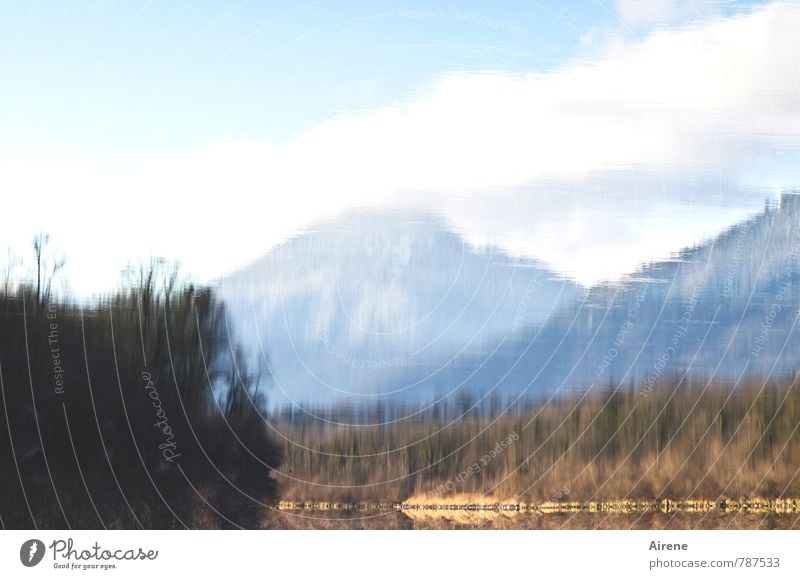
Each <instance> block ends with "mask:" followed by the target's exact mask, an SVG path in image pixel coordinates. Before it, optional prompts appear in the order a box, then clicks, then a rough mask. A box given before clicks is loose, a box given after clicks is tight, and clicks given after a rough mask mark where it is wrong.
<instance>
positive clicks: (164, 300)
mask: <svg viewBox="0 0 800 579" xmlns="http://www.w3.org/2000/svg"><path fill="white" fill-rule="evenodd" d="M37 256H38V257H40V256H41V253H40V252H37ZM37 263H38V264H39V267H38V268H37V273H38V274H37V275H36V276H35V277H34V279H33V281H32V282H30V283H25V284H11V283H9V281H8V279H7V280H6V284H5V287H4V288H2V290H1V291H0V378H1V381H0V386H1V388H0V394H1V395H0V489H2V492H0V523H2V526H3V527H4V528H58V529H63V528H126V529H128V528H184V527H189V528H220V527H221V528H235V527H239V526H242V527H258V526H260V525H262V524H264V521H263V518H264V513H265V512H268V507H269V506H271V505H272V504H273V503H274V502H275V500H276V491H277V489H276V485H275V481H274V480H273V479H272V478H271V477H270V472H271V470H272V469H273V468H275V467H276V466H277V465H278V463H279V459H280V450H279V448H278V446H277V445H276V444H275V443H274V442H273V441H272V440H271V439H270V438H269V436H268V435H267V432H266V428H265V427H264V421H263V419H262V417H261V415H260V414H259V412H260V411H259V408H260V407H263V400H262V398H261V395H260V393H259V392H258V390H257V387H256V384H257V382H258V381H257V380H256V379H255V377H254V376H252V375H251V374H249V373H248V371H247V369H246V368H245V367H244V364H243V363H242V360H241V356H240V355H239V354H238V352H237V349H236V347H235V346H233V345H232V344H231V342H230V339H229V336H230V335H232V332H233V330H232V329H230V330H229V328H228V320H227V319H226V315H225V309H224V306H223V305H222V303H221V302H220V301H219V300H218V299H217V298H216V297H215V295H214V293H213V291H212V290H211V289H209V288H206V287H202V288H201V287H195V286H192V285H186V284H182V283H181V282H180V281H179V279H178V277H177V275H176V274H175V273H174V272H172V271H168V270H166V269H165V268H164V267H162V266H161V265H159V264H158V263H153V264H152V267H150V268H145V269H143V270H142V271H141V272H140V273H139V274H138V275H137V276H136V277H135V279H134V278H133V277H132V276H129V279H128V282H127V283H126V284H125V287H123V288H122V289H120V290H118V291H116V292H115V293H113V295H108V296H106V297H103V298H99V299H97V300H95V301H94V302H93V303H92V304H90V305H86V304H77V303H71V302H69V301H67V300H66V299H56V298H54V297H52V292H51V291H50V282H49V281H47V282H46V283H45V282H43V277H46V276H45V275H43V270H42V266H41V260H37ZM47 271H48V270H45V271H44V273H45V274H46V273H47Z"/></svg>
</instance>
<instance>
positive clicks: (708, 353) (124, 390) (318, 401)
mask: <svg viewBox="0 0 800 579" xmlns="http://www.w3.org/2000/svg"><path fill="white" fill-rule="evenodd" d="M798 232H800V201H798V196H796V195H791V194H786V195H784V196H783V197H782V198H781V200H780V202H779V203H777V204H774V205H770V204H769V203H768V204H767V205H766V207H765V209H764V211H763V212H760V213H758V214H756V215H754V216H753V217H752V218H750V219H748V220H746V221H744V222H742V223H739V224H737V225H735V226H733V227H731V228H729V229H728V230H726V231H725V232H723V233H722V234H721V235H719V236H718V237H716V238H714V239H711V240H708V241H706V242H703V243H701V244H698V245H696V246H695V247H692V248H689V249H686V250H684V251H682V252H680V253H678V254H676V255H675V256H674V259H672V260H669V261H666V262H661V263H651V264H645V265H643V266H642V267H641V269H640V270H639V271H638V272H636V273H635V274H633V275H631V276H629V277H627V278H626V279H624V280H622V281H620V282H615V283H608V284H600V285H596V286H593V287H588V288H585V287H582V286H579V285H578V284H576V283H575V282H571V281H568V280H566V279H562V278H559V277H558V276H556V275H554V274H552V273H551V272H547V271H546V270H545V269H544V268H543V267H542V266H541V265H540V264H538V263H536V262H532V261H526V260H520V259H516V258H513V257H510V256H508V255H505V254H503V253H496V252H492V251H491V250H486V249H483V250H481V249H475V248H470V247H467V246H466V245H464V244H463V243H462V242H461V241H460V239H459V237H458V236H457V235H455V234H454V233H452V232H448V231H446V230H445V229H444V226H443V225H442V224H441V223H439V222H437V221H436V219H435V218H425V219H423V218H421V217H419V216H413V217H410V216H409V215H408V214H400V215H398V216H396V217H395V216H385V217H380V218H376V217H375V216H373V215H368V214H365V215H363V216H357V219H356V220H350V221H349V225H348V227H342V226H341V223H338V224H334V226H331V225H330V224H328V225H327V226H325V227H321V228H320V229H318V230H317V231H315V232H311V233H307V234H301V235H300V236H298V237H296V238H294V239H292V240H290V241H288V242H286V244H284V245H281V246H278V247H277V248H276V249H274V250H273V251H271V252H270V253H269V254H268V255H267V256H265V257H264V258H263V259H261V260H259V261H258V262H256V263H255V264H254V265H253V266H252V267H250V268H246V269H245V270H243V271H241V272H238V273H236V274H234V275H232V276H231V277H230V278H227V279H224V280H222V281H220V282H218V283H216V284H212V285H209V286H201V285H198V284H194V283H191V282H189V281H187V280H185V279H183V278H182V277H181V274H180V272H179V270H178V269H177V268H175V267H172V266H168V265H167V264H166V263H165V262H163V261H161V260H154V261H152V262H150V263H147V264H145V265H143V266H140V267H139V268H138V269H133V268H131V269H129V270H127V271H126V272H125V273H124V275H123V277H122V279H121V281H120V284H119V287H118V289H117V290H115V291H114V292H113V293H111V294H109V295H106V296H101V297H94V298H92V299H88V300H87V299H84V300H76V299H75V298H73V297H71V296H70V295H69V294H68V293H65V292H63V291H57V290H56V289H55V288H56V287H57V282H58V278H59V272H60V269H61V267H62V266H63V263H64V259H63V258H61V257H56V256H57V255H58V254H57V252H56V251H55V249H54V248H52V247H51V246H50V244H49V239H48V238H47V236H46V235H44V234H41V235H38V236H37V237H36V238H35V239H34V243H33V244H32V252H31V255H30V256H29V257H27V258H23V259H21V260H20V261H18V262H16V269H12V268H9V269H8V270H7V271H6V274H5V278H4V285H3V287H2V293H0V320H1V322H2V323H0V386H1V387H2V388H1V393H2V398H1V399H0V401H1V402H2V412H0V422H2V424H0V460H2V464H3V468H2V470H0V477H2V480H0V488H2V489H3V491H4V492H3V493H2V496H1V497H0V517H1V521H2V525H3V526H4V527H5V528H184V527H186V528H239V527H242V528H475V527H480V528H561V527H564V528H728V527H730V528H794V527H795V526H796V525H797V523H798V521H800V503H799V502H798V497H800V480H798V473H799V472H800V435H798V428H799V427H800V398H799V396H800V394H798V391H797V388H796V382H797V376H798V374H797V360H798V352H799V351H800V350H799V349H800V343H799V342H798V339H797V333H796V330H795V324H796V321H797V316H798V311H799V309H800V291H799V290H798V282H800V266H799V265H798V255H800V234H799V233H798ZM353 236H355V237H353ZM299 256H303V257H302V258H301V257H299ZM364 268H366V269H364ZM20 272H29V273H28V274H25V273H20ZM531 280H533V282H532V281H531ZM520 304H523V305H524V308H522V307H520ZM448 320H452V323H448ZM364 360H372V361H374V362H375V363H361V361H364ZM379 361H384V363H379Z"/></svg>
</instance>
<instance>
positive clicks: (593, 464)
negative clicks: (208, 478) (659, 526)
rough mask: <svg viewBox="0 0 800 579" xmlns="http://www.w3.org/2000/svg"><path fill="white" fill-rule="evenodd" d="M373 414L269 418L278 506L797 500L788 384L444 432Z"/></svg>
mask: <svg viewBox="0 0 800 579" xmlns="http://www.w3.org/2000/svg"><path fill="white" fill-rule="evenodd" d="M373 412H374V418H375V419H376V420H375V421H374V423H373V424H371V425H369V424H368V421H367V424H365V423H364V420H363V419H364V416H363V413H362V414H361V415H360V418H361V422H362V423H361V424H356V425H347V424H343V423H346V422H348V419H349V418H351V417H350V416H346V417H345V418H346V419H345V420H341V417H337V416H336V415H335V413H331V414H328V415H325V416H322V417H321V418H322V420H319V419H314V420H312V419H309V418H308V417H307V416H306V417H305V418H299V417H298V416H297V415H296V414H297V413H296V412H295V413H288V412H285V413H283V414H282V415H280V416H279V417H277V419H276V421H275V422H274V424H273V426H274V427H275V429H276V430H277V431H279V432H280V433H281V434H282V440H283V441H284V443H283V445H284V448H283V454H284V457H285V459H284V463H283V466H282V468H281V471H282V473H283V476H281V477H280V478H281V486H282V489H283V490H282V498H284V499H285V500H290V501H309V500H317V501H319V500H327V501H342V502H359V501H387V500H395V501H400V500H405V499H408V498H409V497H412V496H416V497H418V498H419V497H420V496H422V497H425V498H426V499H428V500H433V499H441V500H442V501H443V502H446V500H447V497H448V496H454V495H457V494H472V495H489V496H491V497H495V498H499V499H511V498H518V499H521V500H529V501H545V500H554V501H562V500H563V501H570V500H577V501H585V500H590V499H591V500H601V499H621V498H625V497H628V498H636V499H648V500H649V499H658V498H670V499H682V498H686V499H689V498H698V499H709V498H710V499H715V498H718V497H721V496H728V497H750V496H765V497H771V498H777V497H782V496H793V497H796V496H800V476H798V474H800V472H799V469H800V433H798V428H800V392H798V388H797V387H796V385H795V382H794V381H792V380H791V379H786V380H781V381H771V382H768V383H763V382H753V383H749V384H742V383H740V384H739V385H738V386H734V385H732V384H720V383H713V384H708V383H707V382H705V381H698V382H678V380H677V379H675V380H672V381H665V382H663V383H661V384H659V385H658V386H657V387H656V388H654V389H652V390H651V391H649V390H641V389H639V390H637V389H632V388H626V389H621V390H618V391H616V392H614V391H611V390H606V391H602V392H594V393H589V394H588V395H586V396H585V397H582V396H574V397H569V398H561V399H559V400H553V401H552V402H551V403H549V404H543V403H533V402H528V403H522V404H520V403H517V404H516V405H514V406H512V407H511V408H506V409H503V410H500V411H498V412H487V411H486V409H485V408H483V409H479V410H478V411H477V412H476V411H472V412H467V413H466V415H464V416H463V417H461V418H458V419H456V418H454V416H453V413H452V409H451V411H450V412H442V411H440V410H437V409H435V408H433V409H429V410H427V411H426V412H423V413H419V414H416V415H413V416H411V417H409V418H406V419H400V418H398V417H395V418H392V419H390V420H388V421H386V420H382V418H385V417H386V413H387V411H386V409H385V408H375V409H374V411H373ZM398 414H400V413H398ZM337 422H338V423H339V424H337Z"/></svg>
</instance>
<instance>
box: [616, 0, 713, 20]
mask: <svg viewBox="0 0 800 579" xmlns="http://www.w3.org/2000/svg"><path fill="white" fill-rule="evenodd" d="M721 4H723V3H722V2H720V1H719V0H616V2H615V7H616V10H617V13H618V14H619V16H620V18H621V19H622V21H623V22H624V23H625V24H627V25H630V26H637V25H641V24H654V23H656V24H675V23H678V22H685V21H687V20H695V19H698V18H707V17H709V16H712V15H715V14H717V13H718V12H719V9H720V6H721Z"/></svg>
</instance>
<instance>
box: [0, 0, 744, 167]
mask: <svg viewBox="0 0 800 579" xmlns="http://www.w3.org/2000/svg"><path fill="white" fill-rule="evenodd" d="M742 4H743V3H738V4H737V7H738V9H741V8H742ZM728 9H729V10H730V9H731V8H728ZM0 11H1V12H2V18H0V82H2V86H3V87H4V89H3V90H2V91H1V92H0V123H1V125H0V126H2V129H3V130H2V133H0V139H2V142H3V143H5V144H7V145H9V146H11V147H19V146H21V145H23V144H25V145H28V146H31V147H38V146H40V145H41V143H43V142H47V143H49V144H51V145H52V146H64V147H69V148H75V147H78V148H81V149H86V150H89V151H91V152H92V153H94V154H106V153H109V152H112V151H126V150H129V151H146V152H148V153H152V152H154V151H155V150H158V149H163V150H165V151H170V150H172V151H174V150H185V149H187V148H192V147H195V146H197V145H198V144H204V143H208V142H213V141H215V140H216V139H218V138H220V137H222V136H225V135H235V136H239V137H249V138H263V139H267V140H270V141H274V142H282V141H285V140H286V139H288V138H290V137H291V136H292V135H294V134H296V133H297V132H299V131H302V130H304V129H307V128H310V127H312V126H314V125H315V124H317V123H319V122H321V121H323V120H325V119H327V118H330V117H331V116H333V115H336V114H339V113H342V112H352V111H357V110H359V109H364V108H369V107H374V106H380V105H386V104H392V103H397V102H402V101H404V100H407V99H408V98H411V97H413V96H414V95H418V94H420V92H424V91H425V90H426V88H427V87H429V85H430V83H431V82H433V81H434V80H435V79H436V78H438V76H439V75H441V74H443V73H446V72H452V71H456V70H475V69H493V70H497V69H500V70H511V71H546V70H550V69H552V68H553V67H554V66H557V65H559V64H561V63H563V62H564V61H566V60H568V59H569V58H573V57H575V56H580V55H581V54H583V53H586V52H588V51H590V50H591V45H590V44H587V43H588V42H589V36H590V35H594V34H596V35H598V36H600V35H602V34H605V33H610V32H611V31H612V30H613V31H616V32H619V33H621V34H625V35H627V36H633V35H636V34H639V33H641V27H638V26H636V25H635V24H633V25H631V24H630V23H626V22H625V21H624V20H622V19H621V16H620V15H619V14H618V13H617V12H615V9H614V6H613V5H604V4H603V3H601V2H592V1H584V2H555V1H552V0H545V1H542V2H525V1H522V0H520V1H508V2H486V1H482V2H481V1H474V0H473V1H464V0H455V1H449V2H430V1H415V2H403V3H400V2H397V1H396V0H395V1H391V0H389V1H386V0H382V1H371V2H353V1H338V2H337V1H321V2H320V1H316V2H315V1H312V2H297V1H291V2H290V1H274V0H273V1H270V2H247V1H241V2H217V1H202V0H199V1H194V2H190V1H177V2H130V1H123V0H90V1H89V2H47V1H43V2H27V1H26V2H14V1H11V2H4V3H3V4H2V5H1V6H0Z"/></svg>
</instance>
